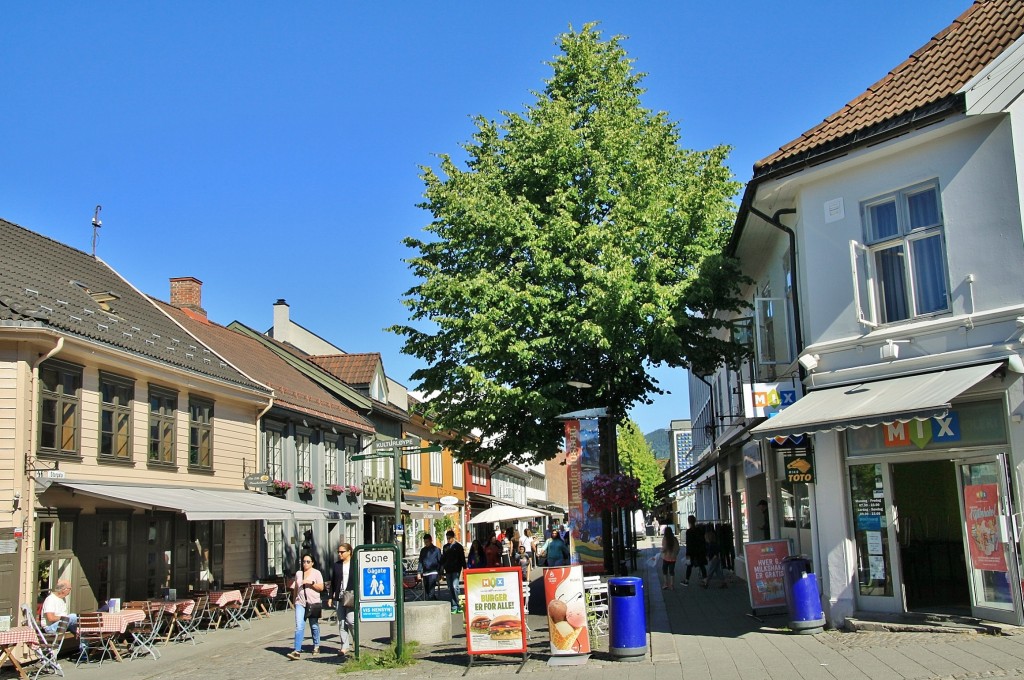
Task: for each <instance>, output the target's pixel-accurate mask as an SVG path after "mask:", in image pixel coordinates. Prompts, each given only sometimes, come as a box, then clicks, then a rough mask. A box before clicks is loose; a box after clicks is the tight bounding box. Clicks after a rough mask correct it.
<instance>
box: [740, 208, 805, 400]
mask: <svg viewBox="0 0 1024 680" xmlns="http://www.w3.org/2000/svg"><path fill="white" fill-rule="evenodd" d="M750 212H752V213H753V214H755V215H757V216H758V217H760V218H761V219H762V220H764V221H765V222H767V223H768V224H770V225H771V226H773V227H775V228H776V229H780V230H782V231H784V232H786V235H788V236H789V271H790V275H791V276H792V277H793V328H794V335H795V336H796V337H795V338H794V339H795V340H796V353H797V356H799V355H800V352H802V351H804V333H803V330H802V326H803V324H802V323H801V321H800V295H799V293H798V291H799V289H800V286H799V284H798V281H799V277H797V275H796V233H794V232H793V230H792V229H790V228H789V227H787V226H786V225H785V224H783V223H782V222H779V216H780V215H795V214H796V210H795V209H793V208H782V209H781V210H776V211H775V214H774V215H772V216H771V217H768V215H766V214H764V213H763V212H761V211H760V210H758V209H757V208H755V207H754V206H750ZM799 369H800V379H801V380H803V379H804V377H805V376H804V367H803V366H799Z"/></svg>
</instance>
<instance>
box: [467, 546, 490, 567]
mask: <svg viewBox="0 0 1024 680" xmlns="http://www.w3.org/2000/svg"><path fill="white" fill-rule="evenodd" d="M486 566H487V555H486V553H484V547H483V546H482V545H480V539H476V540H474V541H473V543H471V544H470V546H469V554H468V555H466V567H467V568H469V569H481V568H483V567H486Z"/></svg>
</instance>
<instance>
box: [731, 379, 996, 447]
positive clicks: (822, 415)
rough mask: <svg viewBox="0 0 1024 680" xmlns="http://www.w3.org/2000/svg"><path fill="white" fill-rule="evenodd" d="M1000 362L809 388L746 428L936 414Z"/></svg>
mask: <svg viewBox="0 0 1024 680" xmlns="http://www.w3.org/2000/svg"><path fill="white" fill-rule="evenodd" d="M1000 366H1002V362H999V363H994V364H983V365H980V366H968V367H965V368H953V369H949V370H946V371H939V372H937V373H922V374H919V375H907V376H901V377H899V378H889V379H888V380H879V381H877V382H870V383H861V384H859V385H847V386H845V387H832V388H829V389H824V390H817V391H814V392H809V393H808V394H807V395H806V396H804V397H803V398H802V399H800V400H799V401H797V402H796V403H795V404H794V405H792V406H790V407H788V408H786V409H784V410H783V411H780V412H779V414H778V415H776V416H774V417H772V418H769V419H768V420H766V421H765V422H763V423H761V424H760V425H758V426H757V427H754V428H752V429H751V430H750V434H751V435H752V436H754V437H756V438H758V439H768V438H772V437H780V438H781V437H789V436H793V435H801V434H814V433H815V432H826V431H828V430H844V429H846V428H858V427H869V426H871V425H882V424H884V423H893V422H896V421H900V422H907V421H910V420H915V419H917V420H924V419H927V418H934V417H937V416H942V415H944V414H945V413H946V412H947V411H949V409H950V408H951V403H950V402H951V401H952V400H953V398H955V397H957V396H959V395H960V394H962V393H964V392H965V391H967V390H968V389H970V388H971V387H973V386H974V385H976V384H978V383H979V382H981V381H982V380H984V379H985V378H987V377H988V376H989V375H991V374H992V372H993V371H994V370H996V369H997V368H999V367H1000Z"/></svg>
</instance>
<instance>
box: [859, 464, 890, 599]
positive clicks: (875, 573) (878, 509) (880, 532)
mask: <svg viewBox="0 0 1024 680" xmlns="http://www.w3.org/2000/svg"><path fill="white" fill-rule="evenodd" d="M849 471H850V502H851V504H852V507H851V511H852V514H853V528H854V535H855V536H856V544H857V582H858V585H859V588H860V594H861V595H873V596H883V597H890V596H892V560H891V558H890V555H889V515H888V510H887V508H886V502H885V485H884V481H883V476H882V465H881V464H868V465H851V466H850V468H849Z"/></svg>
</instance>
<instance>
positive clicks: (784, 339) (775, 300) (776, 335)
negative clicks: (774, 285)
mask: <svg viewBox="0 0 1024 680" xmlns="http://www.w3.org/2000/svg"><path fill="white" fill-rule="evenodd" d="M788 307H789V305H787V304H786V300H785V298H780V297H756V298H754V340H755V342H756V351H757V363H758V365H760V366H788V365H789V364H791V363H793V354H792V343H791V342H790V334H789V312H788Z"/></svg>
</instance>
